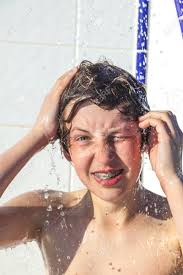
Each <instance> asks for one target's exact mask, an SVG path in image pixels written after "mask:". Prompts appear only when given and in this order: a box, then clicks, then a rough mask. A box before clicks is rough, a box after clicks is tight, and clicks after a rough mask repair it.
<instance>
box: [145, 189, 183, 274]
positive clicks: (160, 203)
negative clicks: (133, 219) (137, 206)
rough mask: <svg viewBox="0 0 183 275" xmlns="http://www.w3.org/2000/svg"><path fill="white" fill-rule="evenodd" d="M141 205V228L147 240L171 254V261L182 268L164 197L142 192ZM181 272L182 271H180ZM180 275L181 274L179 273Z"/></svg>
mask: <svg viewBox="0 0 183 275" xmlns="http://www.w3.org/2000/svg"><path fill="white" fill-rule="evenodd" d="M142 201H143V204H142V208H141V214H142V215H141V219H140V220H141V226H143V228H142V231H145V234H147V235H146V236H147V238H149V239H151V241H152V240H153V242H154V246H155V247H156V248H158V247H159V249H161V250H162V251H163V250H164V252H165V251H166V253H167V252H171V253H170V255H171V257H172V258H173V259H172V260H175V261H176V265H177V267H178V266H179V267H180V266H181V268H182V267H183V265H182V263H183V258H182V253H181V247H180V243H179V239H178V234H177V230H176V227H175V223H174V221H173V217H172V213H171V210H170V207H169V204H168V200H167V199H166V197H162V196H160V195H158V194H155V193H153V192H151V191H149V190H146V189H145V190H143V200H142ZM144 225H145V226H144ZM181 271H183V270H182V269H181ZM181 274H182V273H181Z"/></svg>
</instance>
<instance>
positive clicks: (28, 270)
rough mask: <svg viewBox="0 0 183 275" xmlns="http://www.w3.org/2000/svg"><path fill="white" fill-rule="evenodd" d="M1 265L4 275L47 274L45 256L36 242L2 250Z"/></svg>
mask: <svg viewBox="0 0 183 275" xmlns="http://www.w3.org/2000/svg"><path fill="white" fill-rule="evenodd" d="M10 263H11V264H10ZM0 266H1V274H2V275H9V274H14V275H20V274H26V275H35V274H39V275H44V274H45V267H44V262H43V258H42V255H41V252H40V250H39V248H38V246H37V244H36V243H35V242H31V243H27V244H26V245H19V246H17V247H15V248H13V249H11V248H9V249H6V250H0Z"/></svg>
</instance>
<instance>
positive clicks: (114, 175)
mask: <svg viewBox="0 0 183 275" xmlns="http://www.w3.org/2000/svg"><path fill="white" fill-rule="evenodd" d="M122 174H123V169H120V170H117V171H113V172H108V173H99V172H97V173H93V176H94V178H95V180H96V181H97V182H98V183H100V184H102V185H105V186H111V185H114V184H117V183H118V182H119V180H121V178H122Z"/></svg>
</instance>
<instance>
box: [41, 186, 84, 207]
mask: <svg viewBox="0 0 183 275" xmlns="http://www.w3.org/2000/svg"><path fill="white" fill-rule="evenodd" d="M86 193H87V189H82V190H78V191H73V192H63V191H58V190H47V191H45V190H42V191H39V194H40V195H41V197H42V202H43V205H45V206H49V205H51V206H52V207H53V208H54V207H56V208H58V207H59V206H62V207H64V208H65V209H67V208H72V207H74V206H76V205H78V204H79V203H80V202H81V201H82V199H83V198H84V197H85V195H86Z"/></svg>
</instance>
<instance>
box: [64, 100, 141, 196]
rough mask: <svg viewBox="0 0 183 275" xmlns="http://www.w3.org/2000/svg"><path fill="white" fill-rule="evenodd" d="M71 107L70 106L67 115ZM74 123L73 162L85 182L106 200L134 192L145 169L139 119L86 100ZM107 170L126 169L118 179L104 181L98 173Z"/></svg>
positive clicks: (71, 136) (71, 149)
mask: <svg viewBox="0 0 183 275" xmlns="http://www.w3.org/2000/svg"><path fill="white" fill-rule="evenodd" d="M69 110H70V108H69V106H68V108H67V109H66V116H67V113H69ZM70 126H71V131H70V147H69V152H70V157H71V162H72V164H73V166H74V168H75V170H76V173H77V174H78V176H79V178H80V179H81V181H82V182H83V183H84V185H85V186H86V187H87V188H88V189H89V190H90V191H91V192H93V193H94V194H95V195H96V196H98V197H100V198H101V199H103V200H106V201H117V200H118V199H121V198H122V197H123V196H124V194H125V193H126V192H128V191H131V190H132V188H133V187H134V185H135V184H136V182H137V179H138V177H139V173H140V168H141V149H140V148H141V134H140V131H139V128H138V122H137V121H132V120H127V118H125V116H124V115H122V114H121V113H120V112H119V111H118V110H117V109H114V110H111V111H108V110H103V109H101V108H100V107H98V106H97V105H95V104H89V103H85V104H83V105H82V106H81V107H80V108H79V110H78V112H77V113H76V115H75V117H74V118H73V120H72V125H70ZM105 169H112V170H113V169H114V170H115V172H118V170H122V172H121V174H120V176H119V177H118V179H116V180H114V179H115V178H114V179H113V180H111V179H110V180H109V179H107V180H105V179H103V180H102V181H101V175H96V174H94V173H95V172H97V171H101V170H102V171H103V170H105ZM112 172H113V171H112ZM119 173H120V171H119ZM104 176H105V175H104ZM106 176H107V175H106Z"/></svg>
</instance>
